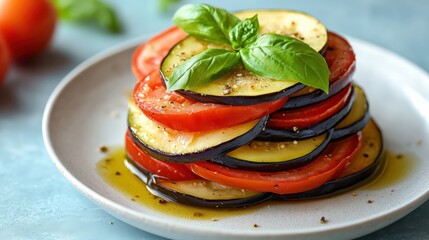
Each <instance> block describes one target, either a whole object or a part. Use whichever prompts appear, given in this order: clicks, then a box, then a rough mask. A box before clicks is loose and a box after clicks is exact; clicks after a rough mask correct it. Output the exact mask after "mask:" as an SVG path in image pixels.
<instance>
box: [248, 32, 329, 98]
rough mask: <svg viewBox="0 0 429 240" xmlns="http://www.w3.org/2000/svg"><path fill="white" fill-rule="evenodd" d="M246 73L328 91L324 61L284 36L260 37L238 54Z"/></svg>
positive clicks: (293, 39)
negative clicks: (291, 81)
mask: <svg viewBox="0 0 429 240" xmlns="http://www.w3.org/2000/svg"><path fill="white" fill-rule="evenodd" d="M240 55H241V59H242V61H243V63H244V66H245V68H246V69H247V70H249V71H252V72H253V73H255V74H256V75H259V76H263V77H269V78H273V79H277V80H294V81H298V82H301V83H303V84H305V85H307V86H310V87H315V88H319V89H322V90H323V91H324V92H325V93H328V90H329V68H328V65H327V64H326V61H325V59H324V58H323V57H322V55H320V54H319V53H318V52H317V51H315V50H314V49H312V48H311V47H310V46H309V45H307V44H306V43H304V42H301V41H299V40H297V39H295V38H292V37H288V36H285V35H277V34H264V35H262V36H261V37H259V38H258V39H257V40H256V41H255V42H254V43H252V44H251V45H249V46H248V47H246V48H243V49H241V50H240Z"/></svg>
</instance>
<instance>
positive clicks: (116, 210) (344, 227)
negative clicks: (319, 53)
mask: <svg viewBox="0 0 429 240" xmlns="http://www.w3.org/2000/svg"><path fill="white" fill-rule="evenodd" d="M150 36H153V34H145V35H142V36H139V37H135V38H132V39H130V40H127V41H125V42H123V43H120V44H117V45H115V46H113V47H110V48H108V49H106V50H103V51H101V52H100V53H97V54H95V55H94V56H92V57H90V58H88V59H87V60H85V61H83V62H82V63H80V64H79V65H78V66H76V67H75V68H74V69H73V70H72V71H70V72H69V73H68V74H67V75H66V76H65V77H64V78H63V79H62V80H61V81H60V82H59V84H58V85H57V86H56V87H55V89H54V90H53V92H52V93H51V95H50V96H49V99H48V101H47V103H46V106H45V109H44V112H43V117H42V135H43V142H44V145H45V149H46V150H47V152H48V155H49V157H50V158H51V160H52V161H53V163H54V164H55V166H56V167H57V169H58V170H59V172H60V173H61V174H62V175H63V176H64V177H65V178H66V179H67V180H68V181H69V182H70V183H71V184H72V185H73V186H74V187H75V188H76V189H77V190H78V191H79V192H81V193H82V194H83V195H84V196H86V197H87V198H88V199H90V200H91V201H92V202H94V203H95V204H96V205H98V206H100V207H101V208H103V209H104V210H105V211H106V212H108V213H110V214H111V215H113V216H115V217H117V218H119V219H121V220H122V221H124V222H127V223H128V224H130V225H133V226H135V227H137V228H139V229H141V230H143V231H147V232H151V233H153V234H158V235H161V236H167V237H168V235H163V234H160V231H151V230H148V229H142V228H141V227H140V226H138V225H136V224H133V223H132V222H130V221H129V217H131V218H132V219H133V221H141V222H144V223H148V224H150V225H152V226H153V227H154V226H160V225H162V226H163V227H162V228H161V229H160V230H161V232H162V229H163V228H167V229H169V231H166V232H167V233H169V232H171V231H173V233H174V232H175V231H180V233H181V234H184V233H192V234H196V235H195V236H207V234H216V236H219V237H230V238H236V237H248V238H261V237H274V238H278V237H281V238H285V237H288V238H298V237H303V236H304V235H305V237H309V236H312V235H313V234H315V235H317V236H320V234H324V235H328V234H332V233H333V232H337V233H338V232H348V233H350V232H353V228H356V226H357V225H359V226H360V227H368V229H369V230H368V231H365V232H362V234H359V235H355V236H356V237H357V236H362V235H365V234H368V233H370V232H372V231H375V230H377V229H381V228H382V227H385V226H387V225H389V224H391V223H393V222H395V221H397V220H398V219H400V218H402V217H404V216H405V215H406V214H408V213H410V212H411V211H413V210H415V209H416V208H417V207H419V206H420V205H421V204H423V203H424V202H425V201H427V200H428V199H429V189H426V191H422V192H421V193H420V194H419V195H418V196H416V197H415V198H414V199H412V201H408V202H406V203H404V204H402V205H399V206H396V207H395V208H392V209H389V211H385V212H379V213H378V214H376V215H370V216H367V217H365V218H364V219H360V220H355V221H348V222H345V223H336V224H334V225H323V226H320V227H319V226H318V227H306V228H294V229H291V230H290V229H282V230H266V229H258V231H246V232H243V231H242V230H233V229H228V231H225V230H223V229H217V231H214V229H213V228H207V227H206V228H204V227H202V228H200V229H195V228H192V227H190V226H186V225H183V224H181V225H177V224H172V221H171V220H168V221H164V220H162V219H160V218H159V217H156V216H152V215H147V214H144V213H142V212H138V211H136V210H133V209H130V208H128V207H126V206H124V205H121V204H120V203H117V202H115V201H113V200H111V199H109V198H108V197H104V196H103V195H101V194H99V193H98V192H97V191H95V190H93V189H91V188H90V187H89V186H87V185H86V184H84V183H83V182H82V181H81V180H80V179H78V178H77V177H76V176H74V175H73V174H72V173H71V172H70V171H69V170H68V169H67V168H66V167H65V166H64V165H63V163H62V160H61V159H60V157H59V156H58V155H57V154H56V151H55V149H54V148H53V145H52V141H51V138H50V130H49V124H50V116H51V114H52V111H53V106H54V105H55V102H56V100H57V99H58V98H59V97H60V96H61V93H62V91H63V90H64V89H66V87H67V86H68V85H69V84H70V83H71V82H73V80H74V79H75V78H76V77H77V76H78V75H79V74H80V73H81V72H83V71H84V70H85V69H88V68H91V66H93V65H96V64H97V63H99V62H100V61H102V60H104V59H105V58H108V57H112V56H114V55H116V54H119V53H121V52H123V51H127V50H131V49H132V48H136V47H137V46H138V45H139V44H141V43H142V42H143V41H144V40H147V39H148V38H149V37H150ZM346 38H347V39H348V40H349V41H351V42H352V46H354V45H356V44H359V45H363V46H365V47H369V48H372V49H375V50H376V51H378V52H380V53H382V54H383V55H386V56H388V57H389V58H393V59H394V60H395V61H401V62H403V63H405V64H407V65H408V67H411V68H413V69H414V70H416V71H417V72H419V74H421V75H422V76H424V77H426V78H427V79H429V75H428V73H427V72H426V71H425V70H424V69H423V68H421V67H420V66H418V65H416V64H414V63H413V62H411V61H410V60H408V59H406V58H404V57H402V56H400V55H398V54H397V53H394V52H392V51H390V50H387V49H385V48H382V47H380V46H378V45H375V44H373V43H370V42H367V41H365V40H362V39H358V38H354V37H350V36H347V35H346ZM130 62H131V60H130ZM419 81H420V80H419ZM428 83H429V80H428ZM428 86H429V84H428ZM425 100H426V101H428V99H426V98H425ZM125 215H127V216H128V217H125ZM389 216H391V217H392V218H391V219H389V221H383V224H381V225H378V226H377V227H375V225H376V224H371V223H375V222H377V223H378V224H379V220H380V219H382V218H383V219H384V218H386V217H389ZM380 226H381V227H380ZM288 230H289V231H288Z"/></svg>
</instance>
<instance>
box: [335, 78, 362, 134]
mask: <svg viewBox="0 0 429 240" xmlns="http://www.w3.org/2000/svg"><path fill="white" fill-rule="evenodd" d="M354 91H355V96H356V97H355V99H354V102H353V105H352V108H351V109H350V112H349V113H348V114H347V115H346V117H345V118H344V119H342V120H341V121H340V122H339V123H338V124H337V125H336V126H335V129H341V128H345V127H348V126H350V125H352V124H353V123H355V122H357V121H359V120H360V119H362V118H363V117H364V116H365V114H366V112H367V111H368V101H367V99H366V96H365V92H364V91H363V89H362V88H360V87H358V86H354Z"/></svg>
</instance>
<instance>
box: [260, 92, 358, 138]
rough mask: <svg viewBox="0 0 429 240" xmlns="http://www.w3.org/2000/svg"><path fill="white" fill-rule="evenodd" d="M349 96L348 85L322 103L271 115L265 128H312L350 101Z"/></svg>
mask: <svg viewBox="0 0 429 240" xmlns="http://www.w3.org/2000/svg"><path fill="white" fill-rule="evenodd" d="M351 94H352V86H351V84H349V86H347V87H345V88H344V89H343V90H341V91H340V92H339V93H337V94H335V95H334V96H332V97H330V98H328V99H326V100H325V101H323V102H320V103H316V104H313V105H310V106H306V107H302V108H298V109H293V110H283V111H277V112H275V113H273V114H271V116H270V119H269V120H268V123H267V126H268V127H271V128H282V129H292V128H294V127H296V128H307V127H310V126H313V125H315V124H317V123H319V122H321V121H323V120H325V119H327V118H329V117H331V116H333V115H334V114H335V113H337V112H338V111H339V110H341V109H342V108H343V107H344V106H345V105H346V104H347V103H348V101H350V97H351Z"/></svg>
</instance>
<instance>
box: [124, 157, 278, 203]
mask: <svg viewBox="0 0 429 240" xmlns="http://www.w3.org/2000/svg"><path fill="white" fill-rule="evenodd" d="M126 161H128V163H130V164H131V165H132V166H133V167H134V168H135V169H136V170H138V171H139V172H140V173H141V174H142V175H143V176H144V177H143V176H139V175H136V176H137V177H138V178H139V179H140V180H142V181H143V182H144V183H145V184H146V185H147V186H148V187H149V188H150V191H151V192H152V193H155V195H157V196H159V197H161V198H163V199H165V200H167V201H171V202H175V203H179V204H184V205H191V206H194V207H206V208H243V207H249V206H253V205H257V204H260V203H263V202H265V201H267V200H270V199H271V198H272V195H273V194H272V193H261V194H258V195H255V196H251V197H246V198H239V199H230V200H207V199H203V198H198V197H194V196H191V195H188V194H184V193H180V192H177V191H174V190H171V189H168V188H165V187H163V186H161V185H158V184H157V183H156V176H154V175H153V174H152V173H151V172H149V171H147V170H146V169H144V168H143V167H141V166H140V165H139V164H138V163H136V162H134V161H133V160H132V158H130V157H129V156H127V160H126Z"/></svg>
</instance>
